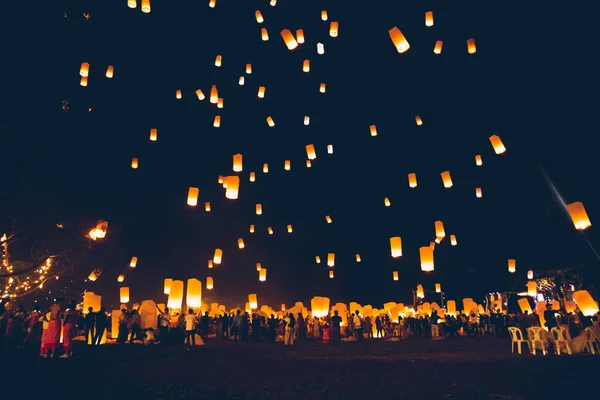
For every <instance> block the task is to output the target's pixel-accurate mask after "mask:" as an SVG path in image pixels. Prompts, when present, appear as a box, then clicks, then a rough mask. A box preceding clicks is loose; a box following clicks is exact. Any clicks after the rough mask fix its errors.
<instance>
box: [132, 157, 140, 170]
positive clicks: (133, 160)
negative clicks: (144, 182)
mask: <svg viewBox="0 0 600 400" xmlns="http://www.w3.org/2000/svg"><path fill="white" fill-rule="evenodd" d="M138 164H139V163H138V159H137V158H132V159H131V168H133V169H138Z"/></svg>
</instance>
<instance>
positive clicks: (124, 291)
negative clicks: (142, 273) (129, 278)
mask: <svg viewBox="0 0 600 400" xmlns="http://www.w3.org/2000/svg"><path fill="white" fill-rule="evenodd" d="M119 298H120V302H121V303H122V304H127V303H129V288H128V287H122V288H120V289H119Z"/></svg>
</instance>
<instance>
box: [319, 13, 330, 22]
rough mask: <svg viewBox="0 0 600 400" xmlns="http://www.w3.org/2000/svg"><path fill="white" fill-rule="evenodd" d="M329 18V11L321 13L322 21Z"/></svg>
mask: <svg viewBox="0 0 600 400" xmlns="http://www.w3.org/2000/svg"><path fill="white" fill-rule="evenodd" d="M327 18H329V17H328V16H327V10H323V11H321V19H322V20H323V21H327Z"/></svg>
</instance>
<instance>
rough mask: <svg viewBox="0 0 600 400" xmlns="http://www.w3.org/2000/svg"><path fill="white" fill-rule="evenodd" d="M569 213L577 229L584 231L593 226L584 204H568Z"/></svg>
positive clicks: (578, 202) (577, 202)
mask: <svg viewBox="0 0 600 400" xmlns="http://www.w3.org/2000/svg"><path fill="white" fill-rule="evenodd" d="M567 212H568V213H569V215H570V216H571V221H573V225H575V229H577V230H579V231H583V230H585V229H587V228H589V227H590V226H592V223H591V222H590V218H589V217H588V215H587V212H586V211H585V207H584V206H583V203H582V202H580V201H576V202H574V203H571V204H567Z"/></svg>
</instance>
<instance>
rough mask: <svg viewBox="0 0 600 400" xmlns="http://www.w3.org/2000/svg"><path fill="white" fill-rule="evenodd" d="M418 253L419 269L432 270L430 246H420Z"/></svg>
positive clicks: (431, 250)
mask: <svg viewBox="0 0 600 400" xmlns="http://www.w3.org/2000/svg"><path fill="white" fill-rule="evenodd" d="M419 254H420V255H421V271H425V272H429V271H433V249H432V248H431V247H430V246H423V247H420V248H419Z"/></svg>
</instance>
